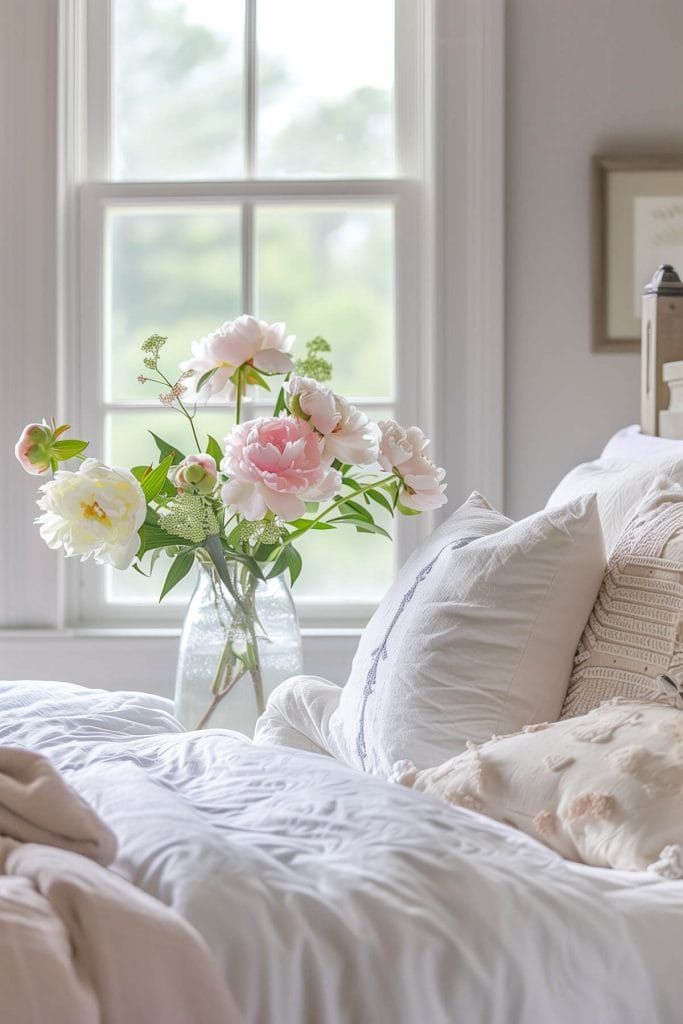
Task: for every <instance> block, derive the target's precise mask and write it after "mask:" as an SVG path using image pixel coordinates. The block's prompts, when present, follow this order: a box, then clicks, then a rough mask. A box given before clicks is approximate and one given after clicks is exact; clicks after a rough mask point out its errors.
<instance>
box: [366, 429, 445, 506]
mask: <svg viewBox="0 0 683 1024" xmlns="http://www.w3.org/2000/svg"><path fill="white" fill-rule="evenodd" d="M379 430H380V442H379V457H378V462H379V464H380V466H381V467H382V469H384V470H386V471H387V472H388V473H396V475H397V476H398V477H400V479H401V485H402V486H401V493H400V495H399V501H400V503H401V505H403V506H404V507H405V508H410V509H413V510H414V511H416V512H427V511H429V510H431V509H435V508H440V507H441V506H442V505H445V504H446V502H447V500H448V499H447V498H446V495H445V494H444V491H445V490H446V484H445V483H444V482H443V481H444V477H445V476H446V472H445V470H443V469H440V468H439V467H438V466H435V465H434V463H433V462H432V460H431V459H430V458H429V456H427V455H425V454H424V452H425V448H427V446H428V445H429V441H428V439H427V438H426V437H425V436H424V434H423V433H422V431H421V430H420V428H419V427H408V429H407V430H406V429H405V428H404V427H402V426H400V425H399V424H398V423H397V422H396V421H395V420H381V421H380V423H379Z"/></svg>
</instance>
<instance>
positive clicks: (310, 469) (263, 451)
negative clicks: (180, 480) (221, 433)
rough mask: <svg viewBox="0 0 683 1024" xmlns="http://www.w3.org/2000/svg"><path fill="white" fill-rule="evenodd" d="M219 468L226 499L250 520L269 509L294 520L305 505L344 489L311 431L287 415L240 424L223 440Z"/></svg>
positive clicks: (282, 516)
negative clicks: (223, 447) (223, 477)
mask: <svg viewBox="0 0 683 1024" xmlns="http://www.w3.org/2000/svg"><path fill="white" fill-rule="evenodd" d="M221 470H222V472H223V473H225V475H226V476H227V477H229V478H230V479H229V480H228V482H227V483H226V484H224V485H223V487H222V489H221V497H222V498H223V501H224V502H225V504H226V505H231V506H233V507H234V508H236V509H237V511H238V512H240V513H242V515H243V516H244V517H245V518H246V519H250V520H252V521H254V520H256V519H262V518H263V516H264V515H265V514H266V512H267V511H268V509H270V510H271V512H274V513H275V515H276V516H279V517H280V519H284V520H285V521H286V522H291V520H292V519H298V518H299V516H301V515H303V514H304V512H305V510H306V506H305V504H304V502H305V501H320V500H322V499H324V498H330V497H332V496H333V495H334V494H336V493H337V492H338V491H339V489H340V487H341V475H340V474H339V473H338V472H337V470H335V469H330V467H329V465H328V464H327V463H326V462H325V461H324V460H323V452H322V443H321V440H320V438H319V437H318V435H317V434H316V433H315V431H314V430H313V428H312V427H311V426H310V425H309V424H308V423H307V422H306V421H305V420H298V419H295V418H294V417H293V416H287V415H286V414H284V413H283V414H282V415H280V416H277V417H262V418H260V419H256V420H248V421H247V422H246V423H240V424H239V425H238V426H236V427H235V428H234V429H233V431H232V433H230V434H229V435H228V437H227V438H226V439H225V458H224V459H223V461H222V462H221Z"/></svg>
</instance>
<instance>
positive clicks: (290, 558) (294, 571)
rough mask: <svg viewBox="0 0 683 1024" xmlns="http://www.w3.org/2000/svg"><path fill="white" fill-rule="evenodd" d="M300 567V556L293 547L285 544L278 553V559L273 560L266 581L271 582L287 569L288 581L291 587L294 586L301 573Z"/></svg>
mask: <svg viewBox="0 0 683 1024" xmlns="http://www.w3.org/2000/svg"><path fill="white" fill-rule="evenodd" d="M301 565H302V562H301V555H300V554H299V552H298V551H297V550H296V548H295V547H293V545H291V544H286V545H285V547H284V548H283V549H282V551H281V552H280V554H279V555H278V557H277V558H276V559H275V562H274V564H273V568H272V569H271V570H270V572H269V573H268V579H269V580H272V579H274V578H275V577H276V576H280V575H281V574H282V573H283V572H286V571H287V570H288V569H289V579H290V582H291V585H292V586H294V583H295V582H296V580H297V579H298V577H299V573H300V572H301Z"/></svg>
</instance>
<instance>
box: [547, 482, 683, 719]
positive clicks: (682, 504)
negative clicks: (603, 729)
mask: <svg viewBox="0 0 683 1024" xmlns="http://www.w3.org/2000/svg"><path fill="white" fill-rule="evenodd" d="M682 627H683V488H682V487H681V486H680V484H673V483H671V482H670V481H667V480H665V479H663V478H660V479H659V480H658V481H656V482H655V483H654V484H653V486H652V488H651V489H650V491H649V492H648V494H647V495H646V497H645V499H644V501H642V502H641V504H640V505H638V506H637V508H636V511H635V513H634V515H633V516H632V518H631V519H630V520H629V522H628V523H627V525H626V527H625V529H624V531H623V533H622V534H621V537H620V538H619V540H618V541H617V544H616V546H615V548H614V551H613V552H612V555H611V556H610V559H609V562H608V563H607V569H606V571H605V577H604V579H603V581H602V584H601V586H600V592H599V594H598V597H597V599H596V602H595V607H594V608H593V611H592V612H591V615H590V618H589V620H588V623H587V625H586V628H585V630H584V632H583V636H582V637H581V640H580V642H579V646H578V650H577V652H576V658H575V660H574V670H573V672H572V677H571V680H570V683H569V688H568V690H567V696H566V699H565V702H564V705H563V708H562V716H561V717H562V718H567V717H571V716H573V715H583V714H585V713H586V712H587V711H590V710H591V708H595V707H597V706H598V705H599V704H601V703H602V702H603V701H606V700H609V699H611V698H613V697H627V698H629V699H637V700H646V699H648V698H649V699H652V698H653V696H654V695H656V694H657V692H658V690H659V684H658V683H657V679H658V677H659V676H660V675H667V676H670V677H671V679H672V684H671V685H672V686H675V685H677V683H678V681H679V680H680V684H681V686H682V687H683V637H682V636H681V632H682Z"/></svg>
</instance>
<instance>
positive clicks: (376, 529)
mask: <svg viewBox="0 0 683 1024" xmlns="http://www.w3.org/2000/svg"><path fill="white" fill-rule="evenodd" d="M356 530H357V532H358V533H378V534H379V535H380V537H386V538H387V540H393V539H394V538H393V537H392V536H391V534H390V533H389V532H388V531H387V530H385V529H384V527H383V526H378V525H377V523H373V524H372V526H371V525H370V524H369V523H357V524H356Z"/></svg>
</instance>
